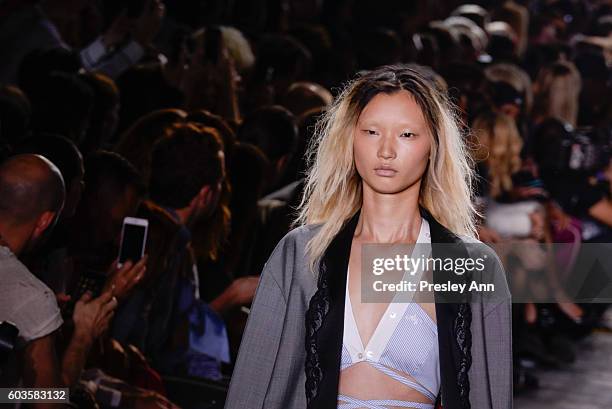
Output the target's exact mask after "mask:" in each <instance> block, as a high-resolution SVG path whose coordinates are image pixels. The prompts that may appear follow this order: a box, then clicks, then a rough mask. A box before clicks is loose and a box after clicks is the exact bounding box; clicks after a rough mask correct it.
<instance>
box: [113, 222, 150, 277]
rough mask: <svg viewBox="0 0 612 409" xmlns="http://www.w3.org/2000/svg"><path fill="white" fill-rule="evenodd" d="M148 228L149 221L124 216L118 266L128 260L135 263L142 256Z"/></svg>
mask: <svg viewBox="0 0 612 409" xmlns="http://www.w3.org/2000/svg"><path fill="white" fill-rule="evenodd" d="M148 230H149V221H148V220H147V219H140V218H137V217H126V218H125V219H123V227H122V229H121V244H120V246H119V262H118V264H117V266H118V267H119V268H121V267H122V266H123V263H125V262H126V261H128V260H130V261H132V263H134V264H136V263H137V262H138V261H140V259H141V258H142V257H143V256H144V252H145V245H146V242H147V232H148Z"/></svg>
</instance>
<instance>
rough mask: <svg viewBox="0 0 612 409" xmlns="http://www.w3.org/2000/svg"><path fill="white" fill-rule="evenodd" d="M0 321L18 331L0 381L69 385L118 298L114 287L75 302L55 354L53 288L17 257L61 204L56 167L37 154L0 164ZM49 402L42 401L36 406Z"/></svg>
mask: <svg viewBox="0 0 612 409" xmlns="http://www.w3.org/2000/svg"><path fill="white" fill-rule="evenodd" d="M0 193H1V194H0V237H1V238H0V261H1V262H0V283H1V285H0V321H9V322H13V323H15V325H16V326H17V328H18V330H19V336H18V350H17V354H18V355H19V360H18V362H21V363H22V366H21V367H18V366H17V364H15V365H14V366H13V371H10V370H9V371H8V373H4V372H3V377H6V379H5V380H3V381H2V385H14V386H16V385H18V384H19V382H20V380H22V382H23V385H24V386H27V387H39V388H40V387H58V386H62V385H65V386H72V385H74V384H75V383H76V381H77V379H78V377H79V375H80V372H81V370H82V368H83V366H84V363H85V360H86V358H87V353H88V351H89V348H90V347H91V345H92V343H93V341H94V340H95V339H96V338H97V337H98V336H99V335H100V334H102V333H103V332H104V331H105V330H106V328H107V327H108V324H109V321H110V318H111V317H112V313H113V310H114V309H115V307H116V305H117V300H116V299H115V298H114V297H113V293H112V290H108V291H106V292H104V293H103V294H102V295H101V296H100V297H98V298H96V299H93V297H92V295H91V294H90V293H87V294H85V295H84V296H83V297H82V298H81V299H80V300H79V301H78V302H77V303H76V306H75V310H74V314H73V321H74V333H73V335H72V337H71V339H70V342H69V344H68V347H67V348H66V350H65V352H64V354H63V357H62V359H61V360H59V359H58V358H59V357H58V356H56V355H55V350H56V349H55V348H56V347H55V334H56V331H57V330H58V329H59V328H60V326H61V325H62V323H63V321H62V318H61V315H60V310H59V308H58V305H57V301H56V300H55V296H54V294H53V292H52V291H51V290H50V289H49V288H48V287H47V286H46V285H45V284H43V283H42V282H41V281H40V280H39V279H37V278H36V277H35V276H34V275H33V274H32V273H30V272H29V271H28V269H27V268H26V267H25V266H24V265H23V264H22V263H21V262H20V261H19V260H18V259H17V257H18V256H20V255H22V254H23V253H25V252H27V251H29V250H31V249H33V248H34V247H35V246H36V245H37V244H38V243H39V242H40V241H41V239H42V238H43V236H44V234H45V232H46V231H48V230H50V229H51V228H52V227H53V225H54V223H55V221H56V219H57V216H58V215H59V213H60V212H61V209H62V206H63V204H64V196H65V189H64V182H63V179H62V176H61V174H60V172H59V170H58V169H57V168H56V167H55V165H53V164H52V163H51V162H49V161H48V160H47V159H45V158H43V157H41V156H37V155H18V156H15V157H12V158H10V159H9V160H7V161H6V162H4V163H3V164H2V165H1V166H0ZM47 406H50V405H46V404H40V405H39V406H37V407H41V408H42V407H47Z"/></svg>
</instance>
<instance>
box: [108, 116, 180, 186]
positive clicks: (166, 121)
mask: <svg viewBox="0 0 612 409" xmlns="http://www.w3.org/2000/svg"><path fill="white" fill-rule="evenodd" d="M186 117H187V113H186V112H185V111H183V110H180V109H160V110H157V111H152V112H150V113H148V114H146V115H144V116H142V117H141V118H139V119H138V120H137V121H136V122H135V123H134V124H133V125H132V126H130V127H129V128H128V129H127V130H126V131H125V132H123V133H122V134H121V136H120V137H119V142H118V143H117V146H115V149H114V150H115V152H117V153H118V154H120V155H122V156H123V157H125V158H126V159H127V160H128V161H130V163H132V164H133V165H134V166H135V167H136V169H139V171H140V173H141V175H142V177H143V179H144V180H148V178H149V175H150V173H151V151H152V150H153V146H154V145H155V142H157V140H158V139H160V138H161V137H162V136H163V135H164V134H165V133H166V128H167V127H168V126H170V125H172V124H174V123H179V122H183V121H184V120H185V118H186Z"/></svg>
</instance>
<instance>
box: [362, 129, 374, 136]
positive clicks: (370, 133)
mask: <svg viewBox="0 0 612 409" xmlns="http://www.w3.org/2000/svg"><path fill="white" fill-rule="evenodd" d="M363 132H365V133H366V134H367V135H376V131H373V130H372V129H364V130H363Z"/></svg>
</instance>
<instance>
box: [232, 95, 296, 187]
mask: <svg viewBox="0 0 612 409" xmlns="http://www.w3.org/2000/svg"><path fill="white" fill-rule="evenodd" d="M297 138H298V128H297V124H296V121H295V117H294V116H293V114H291V112H289V111H288V110H287V109H285V108H283V107H280V106H269V107H264V108H260V109H259V110H257V111H255V112H253V114H251V115H249V116H248V117H247V118H246V119H245V120H244V122H243V123H242V125H241V126H240V129H238V140H239V141H240V142H246V143H251V144H253V145H255V146H257V147H258V148H259V149H261V150H262V151H263V153H264V154H265V155H266V157H267V158H268V160H269V161H270V168H269V169H268V171H267V177H266V180H267V184H266V187H265V192H266V193H269V192H272V191H274V190H275V189H278V188H280V187H281V186H279V185H278V183H279V181H280V180H281V178H282V176H283V173H284V170H285V168H286V166H287V164H288V163H289V160H290V159H291V156H292V155H293V152H294V151H295V148H296V144H297Z"/></svg>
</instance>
